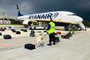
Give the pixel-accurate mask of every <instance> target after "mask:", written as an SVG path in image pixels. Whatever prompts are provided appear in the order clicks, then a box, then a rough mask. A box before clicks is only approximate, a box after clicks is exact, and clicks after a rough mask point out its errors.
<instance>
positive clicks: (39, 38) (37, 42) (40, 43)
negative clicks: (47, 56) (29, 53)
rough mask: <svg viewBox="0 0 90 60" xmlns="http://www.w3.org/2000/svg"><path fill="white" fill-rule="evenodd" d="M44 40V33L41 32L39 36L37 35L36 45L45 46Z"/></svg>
mask: <svg viewBox="0 0 90 60" xmlns="http://www.w3.org/2000/svg"><path fill="white" fill-rule="evenodd" d="M44 43H45V42H44V41H43V35H42V34H41V33H40V34H39V35H38V36H36V46H37V47H40V46H42V47H43V46H44Z"/></svg>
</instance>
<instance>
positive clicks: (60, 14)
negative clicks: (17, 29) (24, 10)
mask: <svg viewBox="0 0 90 60" xmlns="http://www.w3.org/2000/svg"><path fill="white" fill-rule="evenodd" d="M17 10H18V19H19V20H21V21H22V22H23V25H31V24H32V22H38V21H41V22H44V21H50V17H52V19H53V21H54V22H60V23H68V24H77V25H78V26H79V27H80V28H81V29H82V30H85V26H84V24H83V23H82V21H83V19H82V18H81V17H79V16H77V15H76V14H75V13H72V12H68V11H54V12H45V13H38V14H30V15H22V14H21V12H20V10H19V7H18V5H17Z"/></svg>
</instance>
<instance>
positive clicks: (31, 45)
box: [24, 43, 36, 50]
mask: <svg viewBox="0 0 90 60" xmlns="http://www.w3.org/2000/svg"><path fill="white" fill-rule="evenodd" d="M24 47H25V48H26V49H29V50H33V49H35V48H36V47H35V44H30V43H28V44H25V46H24Z"/></svg>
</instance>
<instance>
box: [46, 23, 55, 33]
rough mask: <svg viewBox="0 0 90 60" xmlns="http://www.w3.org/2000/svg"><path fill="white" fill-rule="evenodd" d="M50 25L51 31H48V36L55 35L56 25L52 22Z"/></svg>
mask: <svg viewBox="0 0 90 60" xmlns="http://www.w3.org/2000/svg"><path fill="white" fill-rule="evenodd" d="M49 25H50V29H49V30H48V31H47V32H48V34H51V33H55V23H53V22H50V23H49Z"/></svg>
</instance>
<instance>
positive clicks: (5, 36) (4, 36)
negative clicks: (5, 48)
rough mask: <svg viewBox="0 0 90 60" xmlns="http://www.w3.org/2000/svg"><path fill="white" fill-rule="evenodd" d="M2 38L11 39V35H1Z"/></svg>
mask: <svg viewBox="0 0 90 60" xmlns="http://www.w3.org/2000/svg"><path fill="white" fill-rule="evenodd" d="M3 38H4V39H12V37H11V35H3Z"/></svg>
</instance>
